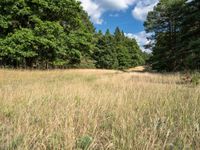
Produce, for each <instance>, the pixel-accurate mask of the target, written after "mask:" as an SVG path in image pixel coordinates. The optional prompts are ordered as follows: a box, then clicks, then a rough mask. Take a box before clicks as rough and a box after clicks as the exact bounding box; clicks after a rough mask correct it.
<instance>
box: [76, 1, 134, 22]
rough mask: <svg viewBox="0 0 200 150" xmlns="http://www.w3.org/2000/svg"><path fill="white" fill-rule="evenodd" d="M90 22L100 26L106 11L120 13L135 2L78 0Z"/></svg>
mask: <svg viewBox="0 0 200 150" xmlns="http://www.w3.org/2000/svg"><path fill="white" fill-rule="evenodd" d="M79 1H80V2H81V4H82V6H83V8H84V10H85V11H87V13H88V14H89V16H90V17H91V20H92V22H94V23H96V24H102V22H103V19H102V15H103V13H104V12H106V11H121V10H126V9H128V8H129V6H130V5H132V4H134V2H135V1H136V0H118V1H116V0H79Z"/></svg>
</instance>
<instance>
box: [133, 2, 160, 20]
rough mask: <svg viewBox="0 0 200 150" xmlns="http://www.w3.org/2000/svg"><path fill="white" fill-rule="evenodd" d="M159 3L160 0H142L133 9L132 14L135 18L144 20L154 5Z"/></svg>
mask: <svg viewBox="0 0 200 150" xmlns="http://www.w3.org/2000/svg"><path fill="white" fill-rule="evenodd" d="M157 3H158V0H141V1H138V3H137V4H136V6H135V7H134V9H133V11H132V15H133V17H134V18H135V19H138V20H141V21H144V20H145V19H146V16H147V14H148V12H149V11H152V10H153V7H154V6H155V5H156V4H157Z"/></svg>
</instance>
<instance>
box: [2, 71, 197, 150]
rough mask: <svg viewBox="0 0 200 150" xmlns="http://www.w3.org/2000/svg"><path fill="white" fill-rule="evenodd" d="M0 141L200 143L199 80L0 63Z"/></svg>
mask: <svg viewBox="0 0 200 150" xmlns="http://www.w3.org/2000/svg"><path fill="white" fill-rule="evenodd" d="M0 149H2V150H4V149H20V150H30V149H36V150H37V149H38V150H47V149H49V150H51V149H57V150H60V149H66V150H71V149H85V150H86V149H91V150H93V149H94V150H101V149H102V150H106V149H111V150H115V149H119V150H129V149H130V150H132V149H134V150H135V149H136V150H137V149H138V150H140V149H147V150H151V149H152V150H154V149H200V87H198V86H192V85H189V84H187V85H186V84H181V83H180V75H179V74H171V75H169V74H168V75H160V74H150V73H127V72H120V71H109V70H107V71H105V70H66V71H64V70H54V71H15V70H0Z"/></svg>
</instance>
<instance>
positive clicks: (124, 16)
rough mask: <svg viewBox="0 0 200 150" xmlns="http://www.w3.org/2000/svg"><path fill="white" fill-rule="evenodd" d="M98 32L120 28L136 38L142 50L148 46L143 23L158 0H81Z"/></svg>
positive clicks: (127, 34)
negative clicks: (145, 45) (144, 46)
mask: <svg viewBox="0 0 200 150" xmlns="http://www.w3.org/2000/svg"><path fill="white" fill-rule="evenodd" d="M79 1H80V2H81V3H82V6H83V8H84V10H85V11H87V12H88V14H89V16H90V18H91V21H92V22H93V24H94V26H95V28H96V30H102V31H103V32H105V31H106V29H109V30H110V31H111V32H112V33H113V32H114V30H115V28H116V27H120V29H122V30H123V31H124V33H125V35H126V36H128V37H130V38H135V39H136V40H137V42H138V44H139V45H140V47H141V49H143V50H144V48H143V47H142V46H143V45H144V44H147V43H148V41H147V40H146V36H147V34H146V33H145V31H144V27H143V23H144V20H145V19H146V15H147V13H148V12H149V11H151V10H152V9H153V7H154V6H155V5H156V4H157V2H158V0H79Z"/></svg>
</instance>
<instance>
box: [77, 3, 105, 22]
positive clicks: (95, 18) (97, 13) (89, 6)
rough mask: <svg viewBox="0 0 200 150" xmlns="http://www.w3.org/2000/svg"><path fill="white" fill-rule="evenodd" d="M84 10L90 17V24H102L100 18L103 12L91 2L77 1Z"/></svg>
mask: <svg viewBox="0 0 200 150" xmlns="http://www.w3.org/2000/svg"><path fill="white" fill-rule="evenodd" d="M79 1H80V2H81V5H82V6H83V8H84V10H85V11H87V13H88V15H89V16H90V17H91V20H92V22H94V23H96V24H102V22H103V20H102V19H101V16H102V14H103V12H104V10H103V9H102V8H101V7H100V6H99V5H98V4H96V3H95V2H93V1H92V0H79Z"/></svg>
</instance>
